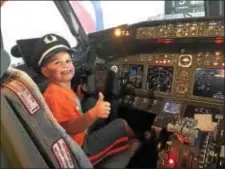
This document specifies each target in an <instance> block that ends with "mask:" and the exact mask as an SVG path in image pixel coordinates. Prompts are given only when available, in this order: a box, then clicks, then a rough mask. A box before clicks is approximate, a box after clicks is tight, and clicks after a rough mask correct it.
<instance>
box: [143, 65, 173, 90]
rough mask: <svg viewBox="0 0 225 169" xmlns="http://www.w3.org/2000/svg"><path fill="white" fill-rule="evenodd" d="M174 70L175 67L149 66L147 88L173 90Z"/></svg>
mask: <svg viewBox="0 0 225 169" xmlns="http://www.w3.org/2000/svg"><path fill="white" fill-rule="evenodd" d="M173 71H174V70H173V67H161V66H149V67H148V75H147V83H146V89H147V90H152V91H160V92H171V89H172V81H173Z"/></svg>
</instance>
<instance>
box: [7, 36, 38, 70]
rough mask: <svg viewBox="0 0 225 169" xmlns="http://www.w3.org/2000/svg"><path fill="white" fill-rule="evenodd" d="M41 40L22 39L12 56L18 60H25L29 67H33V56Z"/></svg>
mask: <svg viewBox="0 0 225 169" xmlns="http://www.w3.org/2000/svg"><path fill="white" fill-rule="evenodd" d="M39 39H40V38H32V39H21V40H17V41H16V43H17V44H16V45H15V46H13V47H12V49H11V54H12V55H13V56H14V57H17V58H23V60H24V62H25V63H26V64H27V65H28V66H31V67H32V66H33V65H32V64H31V63H33V62H32V59H33V58H32V54H33V50H34V46H35V45H36V43H37V41H38V40H39Z"/></svg>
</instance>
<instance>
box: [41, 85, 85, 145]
mask: <svg viewBox="0 0 225 169" xmlns="http://www.w3.org/2000/svg"><path fill="white" fill-rule="evenodd" d="M43 95H44V98H45V101H46V102H47V104H48V106H49V108H50V110H51V111H52V113H53V116H54V117H55V118H56V120H57V121H58V123H62V122H66V121H71V120H72V119H75V118H77V117H80V116H82V110H81V107H80V102H79V100H78V97H77V96H76V94H75V93H74V92H73V91H72V90H71V89H67V88H64V87H61V86H59V85H57V84H54V83H50V84H49V85H48V87H47V89H46V90H45V92H44V94H43ZM70 136H71V137H72V139H73V140H74V141H76V142H77V143H78V144H79V145H83V142H84V137H85V132H81V133H79V134H76V135H70Z"/></svg>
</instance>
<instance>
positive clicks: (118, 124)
mask: <svg viewBox="0 0 225 169" xmlns="http://www.w3.org/2000/svg"><path fill="white" fill-rule="evenodd" d="M71 52H73V51H72V50H71V48H70V45H69V43H68V42H67V41H66V40H65V39H64V38H62V37H60V36H58V35H55V34H48V35H45V36H44V37H42V38H40V39H39V40H38V42H37V44H36V46H35V49H34V60H33V62H34V63H35V65H36V66H35V69H36V71H37V72H41V74H42V75H44V76H45V77H47V78H48V79H49V80H50V84H49V85H48V87H47V89H46V90H45V92H44V98H45V100H46V102H47V104H48V106H49V108H50V109H51V111H52V113H53V115H54V117H55V118H56V119H57V121H58V122H59V123H60V124H61V125H62V127H63V128H64V129H65V130H66V132H67V133H68V134H69V135H70V136H71V137H72V138H73V140H74V141H76V142H77V143H78V144H79V145H80V146H81V147H82V148H83V150H84V152H85V153H86V154H87V155H88V157H89V159H90V161H91V162H92V164H93V165H95V164H97V163H99V162H100V161H101V160H103V159H105V157H107V156H109V155H113V154H115V153H118V152H121V151H124V150H126V149H127V148H128V139H130V138H132V137H134V132H133V130H132V129H131V128H130V127H129V126H128V124H127V123H126V121H124V120H122V119H117V120H114V121H113V122H111V123H110V124H108V125H106V126H104V127H102V128H100V129H98V130H97V131H94V132H93V133H90V134H89V133H87V132H86V131H87V129H88V128H89V127H90V126H91V125H92V124H93V123H94V122H95V121H96V120H98V119H106V118H107V117H108V116H109V113H110V109H111V108H110V103H109V102H105V101H104V96H103V94H102V93H99V98H98V101H97V103H96V104H95V106H94V107H93V108H92V109H90V110H89V111H88V112H86V113H84V114H83V112H82V109H81V106H80V101H79V99H78V97H77V95H76V94H75V93H74V92H73V90H72V89H71V79H72V78H73V76H74V74H75V67H74V65H73V63H72V60H71Z"/></svg>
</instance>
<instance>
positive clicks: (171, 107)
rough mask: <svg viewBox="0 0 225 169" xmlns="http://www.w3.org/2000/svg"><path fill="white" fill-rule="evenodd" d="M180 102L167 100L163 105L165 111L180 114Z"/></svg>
mask: <svg viewBox="0 0 225 169" xmlns="http://www.w3.org/2000/svg"><path fill="white" fill-rule="evenodd" d="M180 107H181V104H180V103H176V102H166V103H165V104H164V107H163V112H164V113H170V114H178V113H179V112H180Z"/></svg>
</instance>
